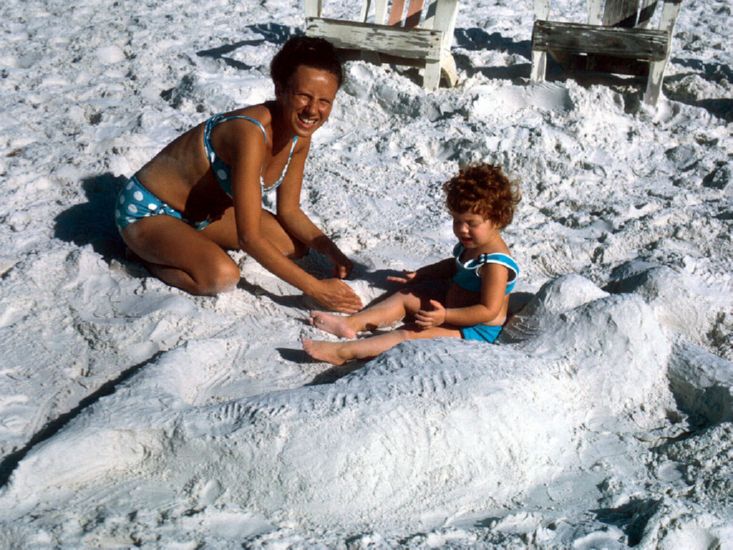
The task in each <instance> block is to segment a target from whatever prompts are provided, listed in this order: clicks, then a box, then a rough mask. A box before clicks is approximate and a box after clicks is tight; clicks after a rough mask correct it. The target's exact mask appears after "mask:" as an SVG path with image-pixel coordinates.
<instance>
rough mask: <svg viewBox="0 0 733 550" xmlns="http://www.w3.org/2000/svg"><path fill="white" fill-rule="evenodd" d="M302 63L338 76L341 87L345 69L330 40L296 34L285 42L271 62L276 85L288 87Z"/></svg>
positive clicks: (282, 87)
mask: <svg viewBox="0 0 733 550" xmlns="http://www.w3.org/2000/svg"><path fill="white" fill-rule="evenodd" d="M301 65H305V66H306V67H313V68H315V69H321V70H324V71H328V72H329V73H331V74H333V75H334V76H335V77H336V79H337V80H338V85H339V88H340V87H341V84H342V82H343V80H344V71H343V68H342V67H341V61H340V60H339V58H338V55H337V54H336V48H334V47H333V44H331V43H330V42H329V41H328V40H325V39H323V38H313V37H310V36H294V37H293V38H291V39H290V40H288V41H287V42H285V44H284V45H283V47H282V48H281V49H280V51H279V52H277V53H276V54H275V57H273V58H272V63H270V76H271V77H272V81H273V82H274V83H275V87H277V88H281V89H284V88H286V87H287V85H288V83H289V82H290V77H291V76H293V73H295V71H296V70H297V69H298V67H299V66H301Z"/></svg>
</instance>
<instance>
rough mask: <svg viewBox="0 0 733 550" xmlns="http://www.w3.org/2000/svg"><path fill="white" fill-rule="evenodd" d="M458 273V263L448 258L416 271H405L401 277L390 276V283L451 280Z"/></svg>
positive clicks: (388, 278)
mask: <svg viewBox="0 0 733 550" xmlns="http://www.w3.org/2000/svg"><path fill="white" fill-rule="evenodd" d="M455 271H456V261H455V259H453V258H446V259H445V260H440V261H439V262H436V263H434V264H430V265H425V266H423V267H421V268H418V269H417V270H416V271H405V272H404V274H403V275H402V276H401V277H400V276H394V275H390V276H389V277H387V280H388V281H391V282H393V283H414V282H418V281H434V280H439V279H450V278H451V277H453V274H454V273H455Z"/></svg>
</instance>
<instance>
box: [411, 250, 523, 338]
mask: <svg viewBox="0 0 733 550" xmlns="http://www.w3.org/2000/svg"><path fill="white" fill-rule="evenodd" d="M480 269H481V299H480V301H479V303H478V304H474V305H472V306H467V307H456V308H448V309H446V308H445V307H443V304H441V303H440V302H437V301H435V300H430V305H431V307H432V308H433V309H431V310H420V311H418V312H417V314H416V315H415V322H416V323H417V325H418V326H420V327H422V328H429V327H435V326H440V325H443V324H448V325H454V326H457V327H470V326H473V325H477V324H479V323H488V322H491V321H492V320H494V319H496V318H497V317H499V316H500V315H501V313H502V309H503V307H504V300H505V294H504V292H505V289H506V284H507V280H508V278H509V270H508V269H507V268H506V267H504V266H502V265H499V264H485V265H483V266H481V268H480Z"/></svg>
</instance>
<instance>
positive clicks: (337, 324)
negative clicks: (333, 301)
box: [310, 311, 356, 338]
mask: <svg viewBox="0 0 733 550" xmlns="http://www.w3.org/2000/svg"><path fill="white" fill-rule="evenodd" d="M348 319H349V318H348V317H344V316H343V315H334V314H333V313H328V312H327V311H311V316H310V323H311V325H313V326H314V327H316V328H318V329H321V330H323V331H326V332H330V333H331V334H335V335H336V336H338V337H340V338H356V331H355V330H354V329H353V328H351V326H350V325H349V322H348Z"/></svg>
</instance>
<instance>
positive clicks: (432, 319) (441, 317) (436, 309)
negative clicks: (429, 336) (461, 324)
mask: <svg viewBox="0 0 733 550" xmlns="http://www.w3.org/2000/svg"><path fill="white" fill-rule="evenodd" d="M430 305H431V306H432V308H433V309H431V310H426V309H421V310H419V311H418V312H417V313H416V314H415V324H416V325H417V326H419V327H420V328H430V327H439V326H440V325H442V324H443V323H445V317H446V309H445V308H444V307H443V304H441V303H440V302H438V301H437V300H430Z"/></svg>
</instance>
